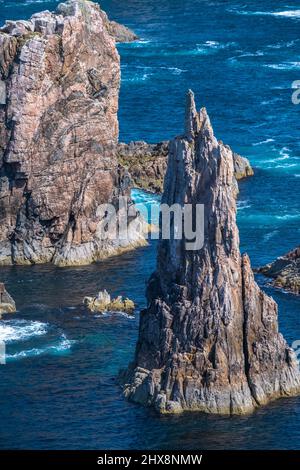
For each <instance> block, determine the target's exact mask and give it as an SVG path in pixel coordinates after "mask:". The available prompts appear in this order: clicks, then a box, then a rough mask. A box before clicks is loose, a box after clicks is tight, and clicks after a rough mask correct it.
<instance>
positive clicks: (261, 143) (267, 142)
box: [252, 139, 274, 147]
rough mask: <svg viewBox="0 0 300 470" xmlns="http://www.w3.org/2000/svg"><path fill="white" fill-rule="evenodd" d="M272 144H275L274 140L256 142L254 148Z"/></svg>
mask: <svg viewBox="0 0 300 470" xmlns="http://www.w3.org/2000/svg"><path fill="white" fill-rule="evenodd" d="M270 142H274V139H266V140H261V141H260V142H255V143H254V144H252V145H253V147H256V146H257V145H264V144H269V143H270Z"/></svg>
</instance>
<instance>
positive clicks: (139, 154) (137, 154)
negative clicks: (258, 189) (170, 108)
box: [118, 141, 254, 193]
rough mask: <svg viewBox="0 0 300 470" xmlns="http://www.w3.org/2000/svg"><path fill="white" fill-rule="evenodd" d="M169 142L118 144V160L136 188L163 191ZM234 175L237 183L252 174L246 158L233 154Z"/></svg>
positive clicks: (156, 191) (155, 191)
mask: <svg viewBox="0 0 300 470" xmlns="http://www.w3.org/2000/svg"><path fill="white" fill-rule="evenodd" d="M168 154H169V141H164V142H159V143H158V144H147V143H146V142H143V141H140V142H130V143H129V144H124V143H120V144H119V146H118V159H119V162H120V164H121V165H122V166H124V167H126V168H127V169H128V171H129V173H130V175H131V178H132V182H133V185H134V186H135V187H136V188H140V189H145V190H147V191H151V192H154V193H161V192H162V191H163V184H164V177H165V173H166V170H167V163H168ZM233 161H234V175H235V178H236V179H237V180H238V181H239V180H241V179H243V178H247V177H248V176H252V175H253V174H254V172H253V169H252V167H251V165H250V162H249V160H248V159H247V158H245V157H241V156H240V155H239V154H237V153H235V152H233Z"/></svg>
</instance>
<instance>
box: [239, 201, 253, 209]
mask: <svg viewBox="0 0 300 470" xmlns="http://www.w3.org/2000/svg"><path fill="white" fill-rule="evenodd" d="M250 207H251V204H250V203H249V201H248V200H247V199H246V200H244V201H243V200H239V201H238V202H237V209H238V210H239V211H242V210H245V209H249V208H250Z"/></svg>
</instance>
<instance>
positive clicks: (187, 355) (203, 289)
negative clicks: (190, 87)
mask: <svg viewBox="0 0 300 470" xmlns="http://www.w3.org/2000/svg"><path fill="white" fill-rule="evenodd" d="M233 179H234V162H233V154H232V152H231V151H230V150H229V148H228V147H227V146H224V145H223V144H222V143H221V142H218V141H217V140H216V138H215V136H214V133H213V129H212V127H211V124H210V120H209V117H208V115H207V112H206V110H205V109H204V108H203V109H201V111H200V112H199V113H198V112H197V111H196V107H195V103H194V97H193V94H192V92H189V93H188V97H187V111H186V126H185V135H184V136H182V137H177V138H175V139H174V140H173V141H172V142H171V144H170V153H169V160H168V169H167V174H166V179H165V185H164V193H163V197H162V202H163V203H166V204H168V205H172V204H174V203H177V204H179V205H180V206H183V205H184V204H185V203H189V204H192V205H194V206H195V205H196V204H203V205H204V210H205V217H204V227H203V229H204V244H203V247H202V248H201V249H197V250H191V249H189V248H190V247H189V245H188V242H187V240H185V239H183V240H178V239H175V237H171V239H170V240H161V241H160V242H159V249H158V258H157V269H156V272H155V273H154V274H153V275H152V276H151V278H150V280H149V282H148V287H147V308H146V310H144V311H143V312H142V313H141V318H140V328H139V338H138V343H137V347H136V354H135V359H134V362H133V364H131V366H130V367H129V370H128V371H127V374H125V385H124V393H125V396H126V397H128V398H129V399H130V400H132V401H134V402H136V403H141V404H143V405H148V406H154V407H155V408H156V409H157V410H158V411H159V412H160V413H178V412H182V411H184V410H199V411H205V412H209V413H225V414H243V413H247V412H252V411H253V410H254V409H255V408H256V407H257V406H260V405H263V404H266V403H268V402H269V401H270V400H273V399H275V398H279V397H283V396H289V395H293V394H296V393H298V392H299V391H300V374H299V370H298V365H297V361H296V357H295V355H294V352H293V350H291V349H290V348H289V346H288V345H287V343H286V341H285V340H284V338H283V337H282V335H281V334H280V333H279V332H278V321H277V305H276V303H275V301H274V300H273V299H272V298H270V297H268V296H267V295H266V294H265V293H264V292H262V291H261V290H260V288H259V287H258V285H257V284H256V282H255V280H254V276H253V272H252V269H251V266H250V260H249V258H248V256H247V255H243V256H241V254H240V249H239V234H238V229H237V225H236V201H235V195H234V192H233V191H232V188H233ZM195 212H196V211H194V217H195ZM171 220H172V221H173V222H171V223H173V225H174V218H173V219H171ZM194 222H195V220H194ZM173 228H174V227H173Z"/></svg>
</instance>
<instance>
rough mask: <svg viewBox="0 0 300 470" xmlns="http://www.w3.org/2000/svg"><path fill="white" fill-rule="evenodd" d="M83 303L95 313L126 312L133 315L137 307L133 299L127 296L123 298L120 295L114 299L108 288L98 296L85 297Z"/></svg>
mask: <svg viewBox="0 0 300 470" xmlns="http://www.w3.org/2000/svg"><path fill="white" fill-rule="evenodd" d="M83 303H84V305H85V306H86V307H87V308H88V310H90V311H91V312H93V313H95V312H98V313H104V312H125V313H128V314H129V315H132V314H133V312H134V309H135V305H134V302H133V301H132V300H130V299H128V298H127V297H126V298H125V299H123V297H122V296H120V295H119V296H118V297H116V298H115V299H112V298H111V296H110V294H109V293H108V292H107V291H106V290H104V291H100V292H99V293H98V295H97V296H96V297H85V298H84V299H83Z"/></svg>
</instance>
